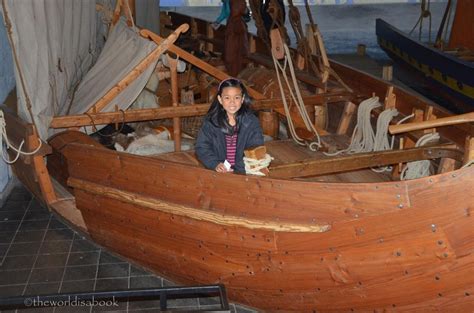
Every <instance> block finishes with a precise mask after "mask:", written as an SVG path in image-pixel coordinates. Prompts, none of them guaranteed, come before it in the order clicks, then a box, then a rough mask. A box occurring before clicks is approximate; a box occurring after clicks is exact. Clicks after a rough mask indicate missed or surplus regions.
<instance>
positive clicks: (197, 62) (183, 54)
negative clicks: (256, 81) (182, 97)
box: [140, 29, 265, 99]
mask: <svg viewBox="0 0 474 313" xmlns="http://www.w3.org/2000/svg"><path fill="white" fill-rule="evenodd" d="M140 35H142V36H143V37H146V38H150V39H151V40H153V41H154V42H156V43H157V44H159V43H161V42H162V41H163V40H164V39H163V38H161V37H160V36H158V35H157V34H155V33H153V32H152V31H150V30H147V29H143V30H141V31H140ZM168 50H169V51H171V52H173V53H175V54H177V55H178V56H179V57H180V58H182V59H183V60H185V61H188V62H190V63H192V64H193V65H194V66H196V67H198V68H200V69H201V70H203V71H204V72H206V73H208V74H209V75H211V76H213V77H215V78H217V79H218V80H224V79H226V78H229V74H227V73H225V72H223V71H221V70H219V69H217V68H215V67H214V66H212V65H210V64H208V63H206V62H204V61H203V60H201V59H199V58H197V57H195V56H194V55H192V54H191V53H189V52H187V51H185V50H183V49H181V48H179V47H178V46H175V45H170V46H169V48H168ZM247 90H248V92H249V94H250V95H251V96H252V97H253V98H254V99H265V96H264V95H263V94H261V93H260V92H258V91H257V90H255V89H252V88H250V87H247Z"/></svg>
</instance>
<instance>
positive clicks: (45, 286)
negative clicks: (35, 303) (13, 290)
mask: <svg viewBox="0 0 474 313" xmlns="http://www.w3.org/2000/svg"><path fill="white" fill-rule="evenodd" d="M59 285H60V282H59V281H57V282H52V283H30V284H28V286H26V291H25V295H29V296H38V295H48V294H55V293H58V291H59Z"/></svg>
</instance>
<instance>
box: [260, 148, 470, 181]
mask: <svg viewBox="0 0 474 313" xmlns="http://www.w3.org/2000/svg"><path fill="white" fill-rule="evenodd" d="M437 158H450V159H455V160H457V161H462V159H463V152H462V151H460V150H456V149H449V148H447V147H446V146H431V147H420V148H410V149H405V150H395V151H393V150H390V151H382V152H369V153H360V154H355V155H350V156H339V157H331V158H328V159H318V160H315V159H310V160H303V161H300V162H296V163H291V164H283V165H277V166H272V167H270V174H269V176H270V177H275V178H295V177H307V176H319V175H326V174H334V173H340V172H346V171H354V170H359V169H364V168H370V167H380V166H387V165H391V164H397V163H400V162H403V163H405V162H412V161H418V160H430V159H437Z"/></svg>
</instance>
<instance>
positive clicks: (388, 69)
mask: <svg viewBox="0 0 474 313" xmlns="http://www.w3.org/2000/svg"><path fill="white" fill-rule="evenodd" d="M382 78H383V79H385V80H388V81H392V79H393V66H392V65H388V64H387V65H384V66H383V67H382Z"/></svg>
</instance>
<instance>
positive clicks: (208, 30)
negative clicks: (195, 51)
mask: <svg viewBox="0 0 474 313" xmlns="http://www.w3.org/2000/svg"><path fill="white" fill-rule="evenodd" d="M206 35H207V38H208V39H213V38H214V28H212V25H211V24H207V25H206ZM206 51H214V45H213V44H212V40H210V41H207V42H206Z"/></svg>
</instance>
